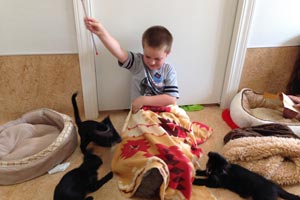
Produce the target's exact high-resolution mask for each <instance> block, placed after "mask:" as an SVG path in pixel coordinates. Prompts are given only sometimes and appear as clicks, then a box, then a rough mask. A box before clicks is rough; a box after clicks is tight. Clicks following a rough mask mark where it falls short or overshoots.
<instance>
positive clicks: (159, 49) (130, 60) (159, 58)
mask: <svg viewBox="0 0 300 200" xmlns="http://www.w3.org/2000/svg"><path fill="white" fill-rule="evenodd" d="M84 22H85V25H86V28H87V29H88V30H90V31H91V32H93V33H94V34H96V35H97V36H98V37H99V39H100V40H101V41H102V43H103V44H104V46H105V47H106V48H107V49H108V50H109V51H110V53H111V54H112V55H113V56H114V57H116V58H117V59H118V63H119V65H120V66H121V67H124V68H126V69H128V70H129V71H130V72H131V73H132V75H133V79H132V85H131V104H132V105H131V107H132V108H131V109H132V112H133V113H136V112H137V111H138V110H139V109H140V108H142V106H145V105H148V106H166V105H170V104H176V99H177V98H179V93H178V86H177V77H176V71H175V69H174V68H173V67H172V66H170V65H169V64H166V63H165V61H166V58H167V57H168V55H169V54H170V52H171V47H172V42H173V37H172V34H171V33H170V32H169V31H168V30H167V29H166V28H165V27H163V26H153V27H150V28H148V29H147V30H146V31H145V32H144V34H143V37H142V45H143V54H141V53H133V52H128V51H125V50H124V49H123V48H122V47H121V46H120V44H119V42H118V41H117V40H116V39H115V38H114V37H112V36H111V35H110V34H109V32H108V31H107V30H106V29H105V27H104V26H103V25H102V24H101V23H100V22H99V21H97V20H96V19H94V18H90V17H86V18H84Z"/></svg>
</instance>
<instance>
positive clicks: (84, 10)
mask: <svg viewBox="0 0 300 200" xmlns="http://www.w3.org/2000/svg"><path fill="white" fill-rule="evenodd" d="M81 4H82V8H83V12H84V15H85V17H87V16H88V15H87V10H86V7H85V4H84V0H81ZM91 36H92V41H93V46H94V49H95V52H96V55H97V56H98V50H97V47H96V43H95V39H94V35H93V33H92V32H91Z"/></svg>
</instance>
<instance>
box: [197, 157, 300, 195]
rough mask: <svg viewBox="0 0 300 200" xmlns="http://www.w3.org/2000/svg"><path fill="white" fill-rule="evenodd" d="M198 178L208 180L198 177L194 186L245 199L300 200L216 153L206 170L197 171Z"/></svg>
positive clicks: (209, 160)
mask: <svg viewBox="0 0 300 200" xmlns="http://www.w3.org/2000/svg"><path fill="white" fill-rule="evenodd" d="M196 176H206V178H199V177H196V178H195V180H194V182H193V184H194V185H205V186H207V187H212V188H225V189H229V190H231V191H232V192H235V193H237V194H239V195H240V196H241V197H243V198H248V197H252V199H253V200H276V199H277V198H279V197H281V198H283V199H288V200H300V197H299V196H296V195H294V194H291V193H288V192H286V191H285V190H283V189H282V188H281V187H280V186H278V185H276V184H275V183H273V182H271V181H270V180H267V179H266V178H264V177H263V176H261V175H259V174H256V173H254V172H251V171H249V170H248V169H246V168H244V167H241V166H239V165H236V164H230V163H228V162H227V161H226V159H225V158H224V157H222V156H221V155H220V154H218V153H215V152H209V153H208V161H207V164H206V170H197V171H196Z"/></svg>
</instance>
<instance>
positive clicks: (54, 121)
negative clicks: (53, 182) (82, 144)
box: [0, 108, 77, 185]
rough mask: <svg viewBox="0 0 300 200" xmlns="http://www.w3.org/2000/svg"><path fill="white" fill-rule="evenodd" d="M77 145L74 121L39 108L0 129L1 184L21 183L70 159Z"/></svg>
mask: <svg viewBox="0 0 300 200" xmlns="http://www.w3.org/2000/svg"><path fill="white" fill-rule="evenodd" d="M76 146H77V134H76V129H75V126H74V124H73V122H72V119H71V118H70V117H69V116H67V115H64V114H61V113H58V112H56V111H54V110H50V109H45V108H43V109H38V110H35V111H32V112H29V113H26V114H24V115H23V116H22V117H20V118H19V119H16V120H14V121H10V122H7V123H6V124H4V125H1V126H0V185H11V184H16V183H21V182H24V181H27V180H30V179H33V178H35V177H37V176H40V175H43V174H45V173H46V172H47V171H49V170H50V169H52V168H53V167H55V166H56V165H58V164H60V163H61V162H62V161H64V160H65V159H67V158H68V157H69V156H70V155H71V154H72V153H73V151H74V150H75V148H76Z"/></svg>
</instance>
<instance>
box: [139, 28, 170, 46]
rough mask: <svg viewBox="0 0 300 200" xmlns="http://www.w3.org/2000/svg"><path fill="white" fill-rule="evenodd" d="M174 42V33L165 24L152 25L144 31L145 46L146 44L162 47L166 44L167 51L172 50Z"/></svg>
mask: <svg viewBox="0 0 300 200" xmlns="http://www.w3.org/2000/svg"><path fill="white" fill-rule="evenodd" d="M172 43H173V36H172V34H171V33H170V31H169V30H168V29H166V28H165V27H163V26H151V27H149V28H148V29H147V30H146V31H145V32H144V33H143V37H142V45H143V48H144V46H145V44H147V45H148V46H149V47H152V48H161V47H164V46H166V52H170V51H171V47H172Z"/></svg>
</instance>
